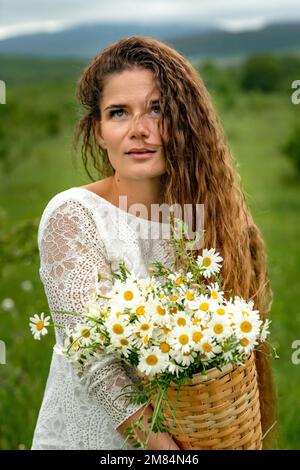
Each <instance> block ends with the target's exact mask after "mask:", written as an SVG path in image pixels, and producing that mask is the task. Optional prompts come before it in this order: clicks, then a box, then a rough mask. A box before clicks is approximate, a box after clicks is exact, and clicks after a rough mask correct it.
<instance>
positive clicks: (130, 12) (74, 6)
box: [0, 0, 300, 39]
mask: <svg viewBox="0 0 300 470" xmlns="http://www.w3.org/2000/svg"><path fill="white" fill-rule="evenodd" d="M288 19H293V20H296V19H298V20H299V19H300V1H299V0H244V1H243V0H109V1H108V0H0V39H1V38H5V37H9V36H15V35H18V34H24V33H31V32H36V31H57V30H59V29H64V28H65V27H68V26H72V25H74V24H78V23H82V22H85V23H87V22H95V21H139V22H141V21H153V22H159V21H191V22H197V23H210V24H216V25H221V26H223V27H226V28H227V29H229V30H236V31H237V30H241V29H249V28H252V29H253V28H256V27H260V26H262V25H263V24H265V23H266V22H268V21H272V20H275V21H280V20H282V21H283V20H288Z"/></svg>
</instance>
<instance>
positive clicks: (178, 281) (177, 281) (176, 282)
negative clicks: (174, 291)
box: [175, 277, 184, 286]
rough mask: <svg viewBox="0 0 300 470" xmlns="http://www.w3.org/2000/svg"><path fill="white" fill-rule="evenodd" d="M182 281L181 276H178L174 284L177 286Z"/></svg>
mask: <svg viewBox="0 0 300 470" xmlns="http://www.w3.org/2000/svg"><path fill="white" fill-rule="evenodd" d="M183 282H184V279H183V277H178V278H177V279H176V281H175V284H177V286H179V285H180V284H183Z"/></svg>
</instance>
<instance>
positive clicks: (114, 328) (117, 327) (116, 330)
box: [112, 323, 124, 335]
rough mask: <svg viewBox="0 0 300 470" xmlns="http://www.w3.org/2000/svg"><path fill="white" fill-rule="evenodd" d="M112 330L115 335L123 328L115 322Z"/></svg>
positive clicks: (122, 330) (121, 332)
mask: <svg viewBox="0 0 300 470" xmlns="http://www.w3.org/2000/svg"><path fill="white" fill-rule="evenodd" d="M112 330H113V332H114V333H115V334H116V335H122V334H123V333H124V328H123V326H122V325H120V324H119V323H115V324H114V326H113V329H112Z"/></svg>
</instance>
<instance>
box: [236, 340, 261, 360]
mask: <svg viewBox="0 0 300 470" xmlns="http://www.w3.org/2000/svg"><path fill="white" fill-rule="evenodd" d="M257 344H258V341H257V339H256V338H249V337H248V338H247V337H243V338H240V340H239V344H238V346H237V350H238V352H239V353H241V354H244V355H245V356H248V355H249V354H250V353H251V351H252V350H253V349H254V347H255V346H256V345H257Z"/></svg>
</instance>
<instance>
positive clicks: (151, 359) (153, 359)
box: [146, 354, 158, 366]
mask: <svg viewBox="0 0 300 470" xmlns="http://www.w3.org/2000/svg"><path fill="white" fill-rule="evenodd" d="M146 362H147V364H148V366H155V365H156V364H157V363H158V357H157V356H156V355H155V354H149V356H147V358H146Z"/></svg>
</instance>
